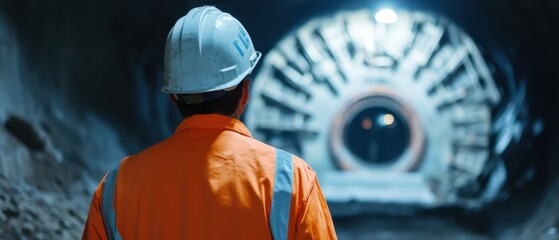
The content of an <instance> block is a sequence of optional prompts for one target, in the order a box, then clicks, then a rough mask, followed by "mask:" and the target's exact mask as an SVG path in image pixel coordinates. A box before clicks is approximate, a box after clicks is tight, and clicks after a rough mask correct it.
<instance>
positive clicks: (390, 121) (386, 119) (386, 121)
mask: <svg viewBox="0 0 559 240" xmlns="http://www.w3.org/2000/svg"><path fill="white" fill-rule="evenodd" d="M382 121H383V122H384V124H386V126H390V125H392V124H394V115H392V114H384V117H382Z"/></svg>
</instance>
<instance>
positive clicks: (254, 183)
mask: <svg viewBox="0 0 559 240" xmlns="http://www.w3.org/2000/svg"><path fill="white" fill-rule="evenodd" d="M121 237H122V239H272V238H273V239H276V240H277V239H335V238H336V235H335V232H334V227H333V224H332V220H331V217H330V213H329V211H328V207H327V205H326V202H325V201H324V198H323V195H322V191H321V189H320V185H319V184H318V181H317V179H316V174H315V173H314V171H313V170H312V169H310V167H309V166H308V165H307V164H306V163H305V162H304V161H302V160H301V159H299V158H298V157H296V156H292V155H291V154H289V153H287V152H284V151H282V150H276V149H274V148H272V147H270V146H268V145H266V144H263V143H261V142H259V141H257V140H254V139H252V137H251V135H250V133H249V132H248V130H247V129H246V128H245V127H244V125H243V124H242V123H241V122H240V121H238V120H235V119H232V118H228V117H224V116H221V115H196V116H193V117H190V118H187V119H185V120H184V121H183V122H182V123H181V124H180V125H179V127H178V128H177V131H176V133H175V134H174V135H173V136H172V137H170V138H169V139H167V140H165V141H163V142H161V143H159V144H157V145H154V146H152V147H150V148H148V149H146V150H145V151H143V152H141V153H139V154H136V155H133V156H130V157H128V158H125V159H124V160H123V161H122V162H121V163H119V165H117V167H116V168H115V169H114V170H112V171H111V172H109V174H107V176H106V177H105V179H104V180H103V181H102V182H101V184H100V185H99V187H98V188H97V190H96V191H95V194H94V196H93V201H92V204H91V208H90V212H89V217H88V220H87V223H86V226H85V229H84V235H83V238H84V239H121Z"/></svg>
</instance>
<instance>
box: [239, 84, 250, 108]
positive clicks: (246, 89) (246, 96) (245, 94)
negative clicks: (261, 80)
mask: <svg viewBox="0 0 559 240" xmlns="http://www.w3.org/2000/svg"><path fill="white" fill-rule="evenodd" d="M250 83H251V80H250V79H247V80H245V82H244V84H243V94H242V95H241V103H242V104H243V105H246V104H247V103H248V99H249V97H250Z"/></svg>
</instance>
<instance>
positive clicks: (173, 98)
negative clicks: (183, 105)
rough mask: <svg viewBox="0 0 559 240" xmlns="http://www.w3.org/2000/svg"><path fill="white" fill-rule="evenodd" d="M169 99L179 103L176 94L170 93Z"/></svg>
mask: <svg viewBox="0 0 559 240" xmlns="http://www.w3.org/2000/svg"><path fill="white" fill-rule="evenodd" d="M169 99H171V102H172V103H173V104H175V105H177V101H178V99H177V95H175V94H169Z"/></svg>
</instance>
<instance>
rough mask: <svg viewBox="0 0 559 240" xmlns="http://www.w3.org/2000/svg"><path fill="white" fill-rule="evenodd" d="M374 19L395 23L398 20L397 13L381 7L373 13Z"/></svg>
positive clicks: (380, 21)
mask: <svg viewBox="0 0 559 240" xmlns="http://www.w3.org/2000/svg"><path fill="white" fill-rule="evenodd" d="M375 20H376V21H377V22H379V23H386V24H389V23H395V22H396V21H398V15H397V14H396V12H394V10H392V9H390V8H385V9H381V10H380V11H378V12H377V13H376V14H375Z"/></svg>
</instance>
